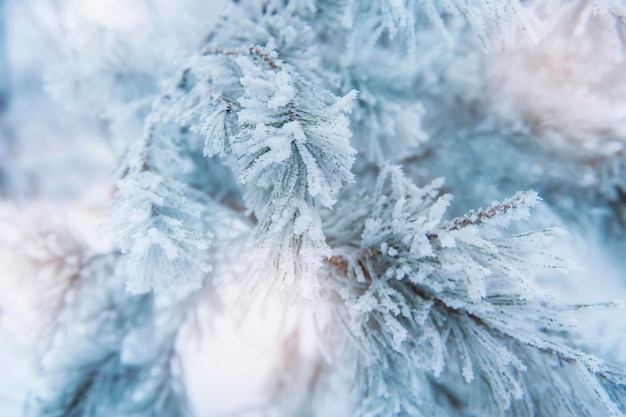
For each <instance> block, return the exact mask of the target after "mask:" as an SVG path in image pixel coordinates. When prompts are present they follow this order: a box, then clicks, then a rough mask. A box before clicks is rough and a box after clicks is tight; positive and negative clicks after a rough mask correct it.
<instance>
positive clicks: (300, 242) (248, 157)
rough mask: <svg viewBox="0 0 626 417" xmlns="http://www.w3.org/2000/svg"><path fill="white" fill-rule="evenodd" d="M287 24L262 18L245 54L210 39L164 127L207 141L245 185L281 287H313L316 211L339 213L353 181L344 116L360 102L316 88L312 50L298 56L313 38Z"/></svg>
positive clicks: (319, 253)
mask: <svg viewBox="0 0 626 417" xmlns="http://www.w3.org/2000/svg"><path fill="white" fill-rule="evenodd" d="M285 19H286V18H285V17H284V16H281V15H278V16H263V17H262V20H261V24H260V25H257V26H255V30H254V31H251V32H250V34H249V36H248V37H247V36H244V37H243V38H244V39H241V40H240V41H239V45H237V44H236V42H234V41H233V38H234V39H237V37H234V36H229V35H230V34H228V33H226V34H224V33H222V34H221V35H222V36H219V37H216V38H214V39H212V40H211V42H210V43H209V44H208V45H207V46H206V47H205V48H204V49H203V50H202V51H201V53H200V55H199V56H196V57H194V58H193V59H191V60H190V61H189V63H188V67H187V68H186V69H185V71H183V75H184V79H183V82H182V83H181V82H177V83H176V84H177V86H178V88H176V89H175V91H174V92H173V93H172V94H168V95H167V96H166V104H165V106H164V107H165V110H163V111H161V115H162V116H161V117H163V118H166V119H168V120H172V121H175V122H178V123H181V124H183V125H186V126H189V128H190V130H192V131H194V132H198V133H200V134H203V135H205V136H206V142H205V154H206V155H207V156H213V155H221V156H222V157H223V159H224V161H225V163H227V164H228V165H229V166H230V167H231V169H232V170H233V172H235V173H236V175H238V178H239V181H240V183H241V184H243V185H244V186H245V192H244V196H243V197H244V201H245V204H246V206H247V208H248V210H250V212H251V213H252V214H254V217H255V219H256V220H257V228H256V235H257V239H256V242H257V244H258V245H259V246H260V247H261V250H262V251H263V253H264V255H263V256H261V258H262V259H269V260H270V262H269V264H268V266H272V268H273V269H277V270H278V277H279V279H281V280H284V281H287V282H295V281H296V279H297V278H298V277H302V276H307V277H309V278H310V279H309V280H308V281H310V283H312V282H313V281H314V278H313V277H314V274H315V271H316V270H317V269H318V268H319V267H320V265H321V260H322V258H323V257H324V256H328V255H329V252H328V247H327V245H326V243H325V238H324V234H323V232H322V229H321V220H320V217H319V214H318V213H317V211H318V208H320V207H332V206H333V204H334V203H335V199H336V196H337V193H338V192H339V190H340V189H341V187H342V186H343V185H344V184H346V183H348V182H351V181H352V180H353V175H352V173H351V166H352V164H353V162H354V159H355V153H356V151H355V150H354V149H353V148H352V147H351V146H350V143H349V138H350V136H351V132H350V129H349V119H348V117H347V113H348V112H349V111H350V110H351V105H352V101H353V99H354V97H355V95H356V93H355V92H351V93H349V94H347V95H346V96H345V97H337V96H336V95H334V94H333V93H332V92H330V91H329V90H327V89H325V88H323V87H321V86H320V85H319V83H318V81H319V79H320V77H321V75H319V74H318V73H317V72H316V69H315V67H316V64H315V62H316V59H315V51H314V48H313V47H310V48H307V47H302V45H300V46H299V47H298V48H297V49H294V48H293V46H294V45H293V42H294V39H296V38H298V39H299V41H301V42H302V41H306V40H307V39H308V38H309V37H310V36H311V35H310V28H309V27H308V26H307V25H306V24H305V23H304V22H303V21H301V20H299V19H296V18H288V19H287V20H285ZM244 26H245V24H244ZM259 26H261V27H264V28H265V29H266V31H267V32H263V31H261V32H260V31H259ZM286 34H290V36H287V35H286ZM310 40H311V41H312V39H310ZM305 62H306V64H304V63H305ZM271 275H272V276H274V277H276V276H277V274H276V273H275V272H271ZM263 278H266V277H263ZM307 285H308V284H307Z"/></svg>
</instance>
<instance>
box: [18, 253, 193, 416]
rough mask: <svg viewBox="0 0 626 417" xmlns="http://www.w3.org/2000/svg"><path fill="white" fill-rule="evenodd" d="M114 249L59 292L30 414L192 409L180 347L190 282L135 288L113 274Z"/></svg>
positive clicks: (174, 413) (160, 413) (123, 413)
mask: <svg viewBox="0 0 626 417" xmlns="http://www.w3.org/2000/svg"><path fill="white" fill-rule="evenodd" d="M116 258H117V257H116V256H113V255H106V256H95V257H92V258H90V259H89V260H87V261H86V263H85V265H83V268H82V270H81V272H80V275H79V276H77V277H76V283H75V285H74V286H73V288H72V289H71V290H69V291H68V292H67V293H66V294H65V295H64V297H63V298H62V299H61V300H60V302H61V303H62V308H61V309H60V311H59V312H58V313H57V314H58V315H57V319H56V320H57V321H58V324H57V326H56V331H55V332H54V333H53V334H52V336H51V338H50V339H49V342H48V343H49V344H48V346H47V349H46V350H45V353H44V355H43V357H42V360H41V363H40V365H39V366H40V371H39V382H38V388H37V389H36V390H35V391H34V392H33V393H32V394H31V398H30V400H29V404H28V406H27V407H26V415H27V416H33V417H35V416H42V417H43V416H58V417H60V416H67V417H70V416H76V417H79V416H86V415H91V416H112V415H115V416H129V417H130V416H172V417H173V416H177V417H178V416H186V415H190V414H189V410H188V406H187V404H186V399H185V396H184V388H183V387H182V386H181V385H180V380H179V378H180V370H179V368H178V365H177V359H176V353H175V341H176V334H177V332H178V329H179V327H180V324H181V322H182V319H183V318H184V316H185V314H186V313H185V311H186V310H185V309H181V308H178V307H177V305H184V304H183V303H184V301H188V300H189V299H190V294H193V292H191V293H190V292H189V291H188V290H187V291H185V290H179V291H178V294H177V295H176V296H171V297H168V298H165V299H164V298H159V297H157V296H154V295H152V294H148V295H141V296H135V295H131V294H129V293H128V292H126V291H125V289H124V280H123V278H120V277H119V276H117V275H115V273H114V269H113V267H112V265H114V262H115V260H116Z"/></svg>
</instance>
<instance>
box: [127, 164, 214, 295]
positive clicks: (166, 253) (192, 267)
mask: <svg viewBox="0 0 626 417" xmlns="http://www.w3.org/2000/svg"><path fill="white" fill-rule="evenodd" d="M202 211H203V207H202V206H201V205H200V204H198V203H195V202H192V201H189V200H186V199H185V197H184V186H183V185H182V184H180V183H176V182H174V181H172V180H168V179H166V178H164V177H161V176H159V175H156V174H154V173H151V172H149V171H146V172H141V173H138V174H134V175H131V176H130V177H127V178H125V179H123V180H121V181H120V182H119V185H118V207H117V215H118V218H117V219H116V222H117V230H116V233H117V235H118V236H119V237H120V245H121V248H122V251H123V252H125V253H126V255H125V256H124V258H123V261H122V264H123V265H124V271H125V274H126V276H127V277H128V282H127V288H128V290H129V291H130V292H132V293H134V294H140V293H145V292H147V291H150V290H152V289H154V290H155V291H158V292H162V291H166V290H168V289H169V288H171V287H172V286H173V285H176V284H178V283H179V282H190V283H194V284H195V285H200V282H201V281H202V279H203V278H204V274H206V273H207V272H209V271H210V270H211V266H210V265H209V264H208V262H207V260H206V259H207V257H208V250H209V246H210V242H211V237H210V236H209V235H206V234H203V233H202V232H201V231H199V230H198V229H197V227H198V225H199V224H200V219H199V214H200V213H201V212H202ZM129 213H132V214H131V215H129ZM205 233H206V232H205Z"/></svg>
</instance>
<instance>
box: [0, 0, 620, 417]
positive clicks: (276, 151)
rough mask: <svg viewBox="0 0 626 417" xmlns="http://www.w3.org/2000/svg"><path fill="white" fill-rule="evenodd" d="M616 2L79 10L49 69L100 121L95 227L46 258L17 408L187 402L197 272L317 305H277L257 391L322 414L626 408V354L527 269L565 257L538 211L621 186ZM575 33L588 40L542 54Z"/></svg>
mask: <svg viewBox="0 0 626 417" xmlns="http://www.w3.org/2000/svg"><path fill="white" fill-rule="evenodd" d="M0 3H1V0H0ZM624 15H625V12H624V10H623V7H622V6H621V5H619V4H618V2H616V1H612V0H606V1H582V0H581V1H569V2H561V1H559V2H553V3H550V4H547V3H546V2H544V1H543V0H533V1H524V2H521V1H517V0H510V1H507V0H492V1H489V2H471V1H466V0H447V1H435V0H372V1H357V0H318V1H314V0H238V1H230V2H228V5H227V7H226V10H225V12H224V14H223V15H222V17H221V18H220V20H219V22H218V23H217V24H216V25H215V26H214V27H212V28H211V29H210V30H208V29H207V30H205V29H206V27H204V26H202V25H199V26H198V27H200V26H202V28H203V29H202V30H190V31H189V32H188V31H186V30H183V28H182V27H181V25H174V26H172V28H169V29H168V30H165V29H162V28H161V26H160V24H159V23H161V21H160V20H159V19H156V20H155V22H156V23H155V22H153V25H152V26H150V28H149V30H147V32H149V34H148V35H147V36H144V37H137V38H134V37H132V36H131V37H128V36H127V37H125V36H118V35H119V34H118V35H115V36H114V35H110V37H109V35H107V34H104V35H101V34H96V35H93V34H92V36H93V39H91V41H92V42H87V44H86V46H85V48H84V51H83V52H82V54H81V53H75V54H73V55H72V58H71V59H69V60H68V61H67V62H66V63H65V64H64V65H60V66H58V67H57V68H56V69H55V70H53V71H51V72H50V73H49V76H48V88H47V90H48V92H49V93H50V94H51V95H52V96H53V97H54V98H55V99H57V100H58V101H60V102H63V103H64V104H66V105H67V106H68V107H70V108H73V109H74V110H79V111H81V112H82V113H87V114H88V115H89V116H91V117H95V118H97V119H99V121H100V122H104V123H105V124H106V126H107V134H108V135H109V137H110V138H111V137H113V138H114V139H115V140H114V143H115V144H116V145H119V149H117V147H116V149H115V150H116V151H117V150H120V152H119V153H120V154H122V155H123V156H122V157H121V158H120V159H121V160H120V167H119V169H118V178H117V179H116V180H117V182H116V184H115V193H114V197H113V200H114V202H113V206H114V207H113V210H112V213H110V215H108V216H107V217H106V218H105V220H104V223H105V229H107V230H112V231H113V234H112V235H113V241H114V242H113V245H114V246H115V248H114V249H113V250H112V251H109V252H110V253H109V252H107V253H108V254H107V255H95V256H94V255H87V254H88V253H90V251H89V248H84V247H83V246H81V245H78V248H76V247H74V246H72V245H69V247H70V248H71V249H72V251H75V252H77V253H78V254H76V253H74V252H72V256H65V255H60V256H56V257H55V256H53V257H52V259H53V261H52V262H51V263H47V264H46V265H49V264H51V265H53V266H54V267H53V268H51V271H52V275H53V276H58V281H59V282H60V283H61V285H59V286H58V287H56V288H57V289H56V290H54V291H50V298H51V299H52V300H53V301H52V303H51V305H53V306H54V311H55V314H52V315H51V316H52V320H51V321H52V323H51V326H50V331H49V332H48V333H49V334H51V335H52V336H51V338H50V339H49V340H48V343H47V344H44V347H43V349H41V350H39V351H38V355H39V357H38V359H39V360H38V363H39V364H40V367H39V369H38V371H39V373H38V381H39V385H38V386H37V387H36V388H35V389H33V390H32V392H31V396H30V399H29V402H28V415H29V416H33V417H36V416H40V417H43V416H50V417H51V416H58V417H60V416H76V417H79V416H87V415H89V416H102V417H105V416H137V417H139V416H155V417H156V416H184V417H187V416H189V417H192V414H193V413H192V408H193V407H191V405H190V404H188V402H187V399H186V396H185V387H184V384H183V379H184V378H183V375H181V371H180V369H181V367H180V366H179V363H178V360H179V354H180V351H179V347H178V345H177V343H178V334H179V331H180V328H181V326H183V323H184V321H185V317H186V316H187V315H188V314H189V313H190V308H192V307H193V306H194V305H195V303H196V302H206V300H200V297H199V291H200V290H201V288H204V289H206V291H207V292H211V294H212V295H213V296H216V295H219V294H220V291H224V292H228V291H233V292H237V293H238V292H241V293H243V294H244V295H243V296H241V297H240V298H237V300H238V301H239V302H238V303H234V304H236V307H237V308H238V309H241V310H253V307H254V306H253V304H254V302H253V301H251V300H254V301H257V299H256V298H255V297H258V298H261V299H263V300H264V302H265V307H268V304H270V301H268V300H269V297H268V296H273V295H275V294H279V295H284V294H285V293H286V294H287V295H288V296H287V297H278V298H277V299H278V300H279V301H277V302H281V303H284V304H280V305H279V307H278V309H279V310H281V311H282V310H284V311H285V315H284V317H283V319H284V320H285V321H288V320H287V318H288V317H287V316H288V313H287V311H290V308H291V307H293V306H294V305H296V306H300V305H302V304H303V305H306V306H307V308H310V309H311V310H313V311H314V312H315V319H316V320H317V321H316V322H315V326H317V329H316V330H318V331H319V335H318V336H319V338H320V339H321V345H322V348H321V349H320V351H319V352H317V351H316V352H315V353H314V354H311V355H308V356H307V355H303V354H302V351H304V350H306V348H307V347H308V346H304V342H303V340H304V337H303V336H302V335H303V334H304V333H305V331H304V329H303V328H300V327H298V325H295V326H292V327H290V328H288V329H286V331H285V333H286V334H285V335H284V337H283V339H282V340H277V341H276V344H277V345H280V351H281V354H280V355H279V356H280V359H281V360H280V364H279V365H278V366H276V367H275V370H274V372H273V373H272V378H271V379H272V382H273V383H270V384H267V385H268V386H269V391H271V392H270V394H268V395H267V396H266V398H265V401H264V402H262V405H260V406H259V407H258V408H259V410H255V411H258V412H259V413H266V412H267V414H268V415H277V416H280V417H283V416H290V415H292V416H298V417H303V416H311V417H313V416H322V415H323V416H327V415H328V414H329V406H328V402H329V401H333V395H334V396H335V399H337V398H339V402H342V403H343V404H342V407H343V408H342V409H341V411H335V410H333V411H335V413H337V414H339V415H340V417H343V415H350V416H361V417H365V416H370V417H375V416H376V417H378V416H381V417H386V416H450V417H451V416H468V415H472V416H474V415H475V416H482V415H486V416H491V415H493V416H508V415H515V416H529V417H530V416H561V415H563V416H567V415H588V416H601V415H611V416H619V415H624V414H625V413H626V409H625V407H626V405H625V402H624V401H625V398H626V392H625V391H626V388H625V387H626V378H625V375H624V372H623V370H622V369H621V368H620V367H619V366H613V365H610V364H608V362H605V361H602V360H600V359H598V358H596V357H595V356H593V355H590V354H587V353H586V352H585V350H584V349H582V348H580V347H579V346H577V339H576V334H577V333H576V331H577V330H576V328H575V326H574V323H573V321H572V320H571V319H570V317H569V315H568V313H569V312H570V310H572V309H571V308H568V307H563V306H560V305H559V304H558V303H557V302H556V301H555V300H553V299H551V298H550V297H548V296H547V294H546V293H545V292H544V291H543V290H541V289H540V287H539V286H538V284H537V283H536V282H535V281H536V278H541V277H542V274H544V273H546V271H550V270H554V269H556V270H561V269H565V268H566V267H567V263H566V262H564V261H562V260H561V259H559V258H558V257H556V256H555V255H554V253H555V252H556V249H555V244H554V240H553V239H554V237H555V236H556V235H558V234H559V231H558V230H557V229H553V228H546V229H543V228H539V230H534V229H535V228H537V227H535V225H537V224H539V225H540V226H543V225H544V224H545V223H550V222H552V220H553V219H557V220H558V223H560V224H561V225H563V224H564V225H565V226H568V225H574V226H576V227H578V226H581V225H584V226H586V223H584V222H583V221H580V220H578V219H580V218H581V217H582V216H583V215H586V214H583V215H580V216H581V217H576V216H571V213H572V212H574V211H580V212H584V211H585V210H584V209H585V208H591V207H593V208H598V207H599V208H600V209H601V210H603V212H602V213H604V214H602V216H604V217H610V218H611V219H613V220H614V221H615V220H616V217H615V215H614V213H613V212H612V211H611V209H613V208H612V207H609V204H608V203H607V201H608V200H609V199H608V198H607V197H606V195H608V194H611V193H612V194H611V196H612V197H611V198H612V200H611V201H612V202H616V203H617V202H619V201H621V203H624V201H626V198H625V197H624V195H622V194H621V193H620V190H621V191H623V190H622V189H621V188H619V187H620V186H621V185H623V184H624V181H623V178H622V177H623V173H624V170H623V166H622V165H623V156H624V151H623V148H622V146H623V143H624V142H625V140H624V137H623V136H624V135H623V134H622V133H623V132H622V130H623V126H622V124H621V121H623V118H622V114H623V109H624V108H625V107H624V106H622V105H621V104H622V101H620V97H619V92H620V91H622V90H623V85H626V83H624V82H623V75H622V72H623V71H622V72H620V71H621V69H623V62H624V60H623V56H622V60H621V61H620V59H617V58H619V57H620V56H621V55H619V54H616V55H615V58H616V59H615V60H614V61H613V60H607V59H604V58H606V57H609V56H610V57H613V55H611V54H612V52H608V51H620V53H621V52H624V39H625V38H624V36H623V34H624V29H623V26H620V25H621V24H622V22H621V21H620V19H623V17H624ZM570 16H574V17H575V18H574V19H569V17H570ZM592 18H603V19H604V18H606V19H605V20H593V21H592ZM202 19H204V16H202V17H200V20H202ZM573 21H575V25H574V26H575V27H572V25H573V23H572V22H573ZM164 27H166V25H165V26H164ZM183 32H184V33H183ZM191 32H193V33H191ZM573 35H576V36H579V37H578V38H577V39H578V40H580V43H577V44H575V45H573V46H572V45H571V44H568V43H567V42H568V40H569V37H570V36H573ZM596 45H599V46H597V47H596ZM578 46H580V48H579V47H578ZM583 46H584V48H583ZM609 46H610V48H609ZM544 48H545V49H544ZM611 48H613V49H611ZM79 49H80V48H77V50H76V51H78V50H79ZM503 49H504V50H503ZM76 51H73V52H76ZM581 51H582V52H585V53H587V55H585V56H586V57H592V58H596V57H600V58H602V59H599V60H588V61H589V62H592V61H593V62H596V61H598V62H599V63H597V64H589V65H590V66H589V67H587V66H580V67H576V66H575V65H574V66H572V68H573V67H576V68H582V69H581V73H578V72H576V71H570V70H571V69H572V68H570V67H567V65H566V66H565V67H564V68H562V67H560V66H559V65H560V64H561V63H562V62H566V61H567V62H569V61H568V60H569V59H570V57H571V56H574V55H576V54H578V53H581ZM563 57H565V58H567V59H561V58H563ZM544 58H545V59H544ZM512 62H515V63H519V64H520V65H519V66H517V65H511V63H512ZM538 62H539V64H537V63H538ZM546 62H550V63H552V64H554V63H556V64H555V65H554V68H553V67H552V66H548V67H549V68H546V65H544V64H545V63H546ZM567 62H566V63H567ZM517 67H519V68H524V70H523V71H518V72H516V71H513V70H512V68H517ZM562 69H564V70H563V71H561V70H562ZM596 70H597V71H596ZM551 71H552V72H551ZM564 74H565V75H566V76H567V77H562V75H564ZM605 75H606V77H605ZM570 76H571V77H570ZM568 77H569V78H568ZM555 80H557V81H558V82H556V81H555ZM572 80H573V81H572ZM607 80H609V81H610V82H609V81H607ZM561 82H562V83H561ZM579 84H580V85H579ZM581 85H582V86H581ZM579 87H580V88H579ZM563 97H565V101H567V98H574V99H576V100H572V102H575V103H586V104H588V103H594V105H589V107H587V108H588V109H591V108H595V107H596V106H595V103H598V106H597V108H598V109H597V110H594V111H590V112H589V115H586V114H583V115H578V114H577V113H575V112H572V111H569V110H570V109H572V107H568V103H567V102H566V103H565V104H563V102H560V103H558V104H559V105H554V104H555V103H556V100H557V99H558V98H561V99H563ZM607 103H608V104H612V103H617V104H616V105H615V106H608V105H607ZM559 106H561V107H559ZM542 109H546V111H543V110H542ZM605 110H606V111H605ZM609 110H610V111H609ZM546 115H549V116H550V117H547V116H546ZM587 116H588V117H587ZM590 138H593V139H594V140H595V139H598V142H597V143H596V142H590V141H589V139H590ZM563 143H565V144H566V145H567V146H561V145H562V144H563ZM581 144H584V146H580V145H581ZM579 148H580V149H579ZM573 149H574V150H575V151H572V150H573ZM564 150H565V151H564ZM570 151H571V153H568V152H570ZM560 152H563V153H560ZM115 153H116V154H117V152H115ZM581 155H582V156H581ZM570 157H571V158H570ZM389 162H392V163H394V164H401V165H402V166H400V165H390V164H389ZM603 170H604V171H603ZM602 172H603V173H604V174H605V175H606V176H607V177H610V178H609V179H606V180H605V179H602V178H601V176H602V175H603V174H602ZM441 175H445V176H446V177H447V178H448V181H447V183H446V186H445V187H446V188H444V185H443V181H442V180H435V181H432V178H437V177H439V176H441ZM428 181H432V182H431V183H430V184H429V185H427V186H425V187H418V186H416V185H415V184H416V183H426V182H428ZM596 186H597V187H596ZM604 186H606V187H609V188H611V191H606V190H604V188H603V187H604ZM530 188H534V189H537V190H538V191H539V194H541V196H542V197H543V198H545V201H546V202H547V204H546V206H545V207H547V208H545V207H544V208H542V209H543V210H544V211H542V212H541V213H542V214H545V213H546V212H549V216H548V215H546V216H545V217H544V216H541V215H540V216H536V217H535V218H534V219H533V220H532V221H533V223H532V227H529V229H532V230H533V231H527V229H525V228H524V226H519V223H518V222H517V221H518V220H526V219H528V218H529V216H530V209H531V208H532V207H534V206H535V205H536V203H537V202H538V201H539V200H540V199H539V196H538V194H537V193H535V192H533V191H528V192H517V193H516V194H514V193H515V192H516V191H518V190H520V189H522V190H523V189H530ZM444 190H445V192H450V193H451V194H454V195H455V196H456V198H457V199H456V202H457V204H456V205H455V207H451V210H449V208H448V206H449V204H450V202H451V200H452V197H451V196H450V195H449V194H446V193H444ZM600 194H602V195H604V197H599V195H600ZM503 195H513V197H510V198H508V199H502V196H503ZM493 199H498V200H499V202H496V203H494V204H492V205H491V206H489V207H488V208H486V209H479V210H475V211H469V208H472V207H477V206H479V205H481V204H483V203H484V202H485V201H490V200H493ZM620 199H621V200H620ZM579 202H584V203H585V205H582V209H580V208H579V207H578V205H577V203H579ZM568 204H569V209H568V208H567V207H568ZM625 204H626V203H625ZM622 209H623V207H622ZM450 211H452V213H450ZM614 211H618V209H617V208H616V209H614ZM457 213H466V214H463V215H460V216H458V217H454V216H455V215H456V214H457ZM607 213H608V214H607ZM576 214H578V213H576ZM568 215H569V216H571V217H573V218H574V219H575V220H570V219H569V218H568V217H567V216H568ZM558 216H562V217H563V218H565V220H563V219H561V218H559V217H558ZM589 216H596V212H595V211H594V212H593V213H591V214H589ZM537 217H538V218H537ZM618 220H619V219H618ZM622 220H623V219H622ZM514 221H515V223H513V222H514ZM568 222H569V223H568ZM582 228H583V229H584V227H582ZM54 244H55V245H58V246H59V248H61V249H63V248H65V246H64V245H63V244H61V243H58V242H56V241H55V242H54ZM61 252H63V251H61ZM55 267H56V269H55ZM25 274H26V275H28V273H26V272H25ZM227 290H228V291H227ZM273 301H275V300H273ZM274 307H276V306H274ZM575 308H576V307H574V309H575ZM253 314H254V313H253ZM303 327H304V326H303ZM277 339H279V338H277ZM148 342H149V343H148ZM313 350H314V349H313ZM309 353H310V352H309ZM206 378H208V379H213V380H217V379H219V376H215V375H212V374H211V375H207V376H206ZM337 387H339V388H337Z"/></svg>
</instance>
